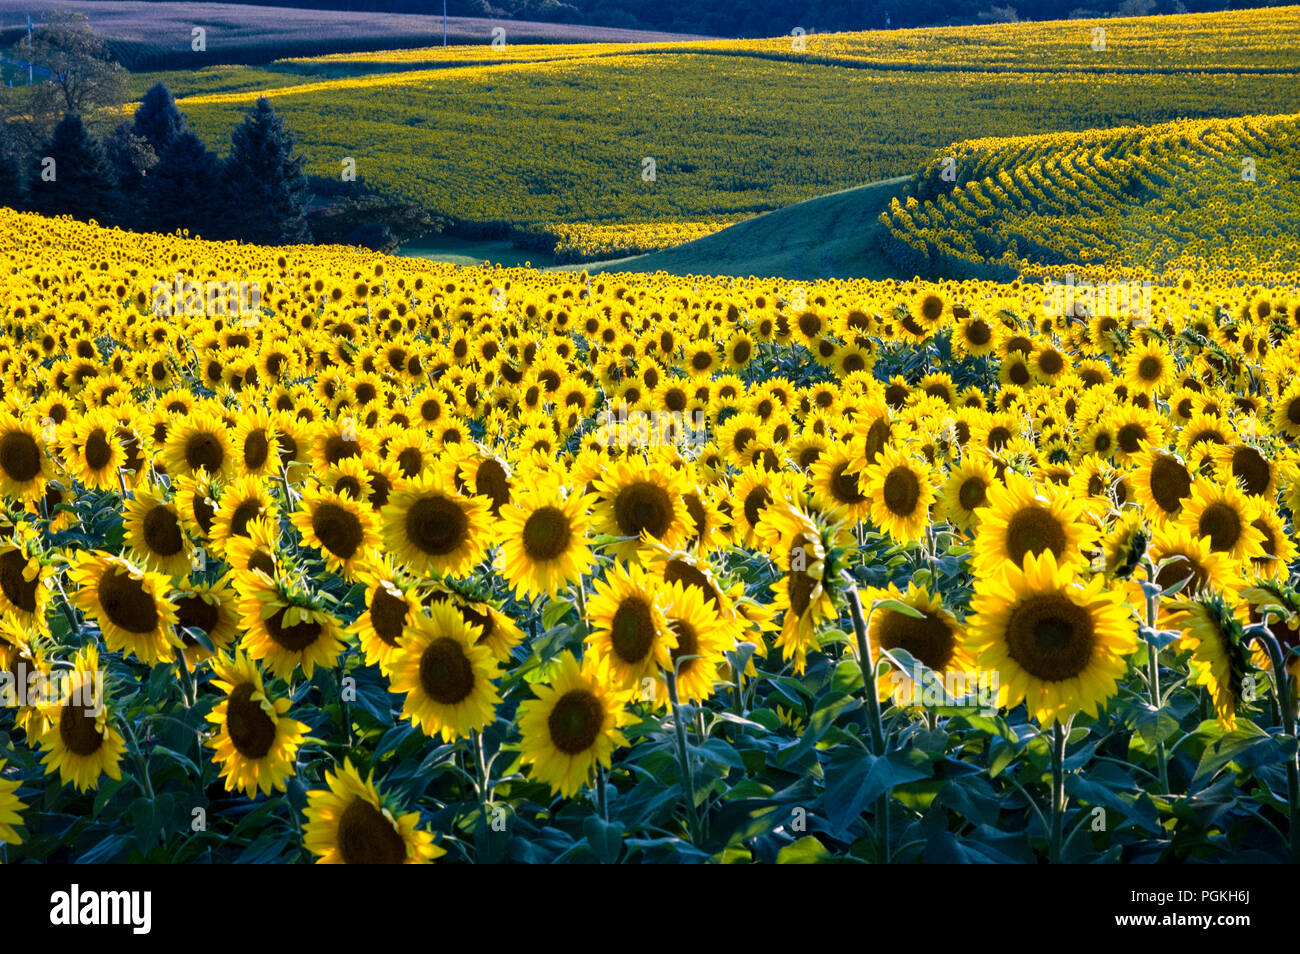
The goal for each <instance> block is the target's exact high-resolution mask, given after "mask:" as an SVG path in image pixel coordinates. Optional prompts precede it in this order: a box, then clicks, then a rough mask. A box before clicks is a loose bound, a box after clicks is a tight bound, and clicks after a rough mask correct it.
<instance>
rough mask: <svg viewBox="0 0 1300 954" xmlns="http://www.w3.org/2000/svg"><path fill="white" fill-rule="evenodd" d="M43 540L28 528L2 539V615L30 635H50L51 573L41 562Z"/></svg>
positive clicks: (0, 575)
mask: <svg viewBox="0 0 1300 954" xmlns="http://www.w3.org/2000/svg"><path fill="white" fill-rule="evenodd" d="M39 546H40V537H39V536H38V535H37V533H36V531H35V530H34V529H33V528H32V527H31V526H30V525H28V524H19V525H18V526H17V527H15V528H14V531H13V533H12V534H11V535H10V536H8V537H4V538H0V613H3V615H4V616H5V617H7V618H8V619H10V620H12V621H13V622H14V623H16V624H18V625H19V626H21V627H22V628H23V630H24V631H26V632H28V633H44V632H45V631H46V623H45V609H46V607H47V606H48V605H49V601H50V589H51V583H50V571H49V569H48V568H47V567H46V566H45V563H44V562H43V561H42V559H41V553H40V549H39Z"/></svg>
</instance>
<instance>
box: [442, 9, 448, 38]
mask: <svg viewBox="0 0 1300 954" xmlns="http://www.w3.org/2000/svg"><path fill="white" fill-rule="evenodd" d="M442 45H443V46H446V45H447V0H442Z"/></svg>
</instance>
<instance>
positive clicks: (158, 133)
mask: <svg viewBox="0 0 1300 954" xmlns="http://www.w3.org/2000/svg"><path fill="white" fill-rule="evenodd" d="M185 129H186V126H185V117H184V116H182V115H181V112H180V110H179V109H177V108H176V100H175V99H173V98H172V94H171V90H169V89H168V88H167V87H166V86H165V85H163V84H162V83H154V84H153V86H151V87H149V92H147V93H145V94H144V98H143V99H142V100H140V107H139V108H138V109H137V110H136V111H135V134H136V135H137V136H143V137H144V138H145V139H146V140H148V142H149V145H151V146H153V151H154V154H155V155H158V156H161V155H162V154H163V151H164V150H165V149H166V148H167V147H168V146H169V145H171V141H172V140H173V139H175V138H176V137H177V136H179V135H180V134H181V133H183V132H184V131H185Z"/></svg>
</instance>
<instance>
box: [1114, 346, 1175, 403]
mask: <svg viewBox="0 0 1300 954" xmlns="http://www.w3.org/2000/svg"><path fill="white" fill-rule="evenodd" d="M1176 371H1177V367H1176V365H1175V364H1174V357H1173V355H1172V354H1170V353H1169V351H1168V350H1167V349H1166V348H1163V347H1161V346H1160V344H1159V343H1158V342H1155V341H1148V342H1147V343H1146V344H1141V345H1138V346H1137V347H1135V348H1133V349H1132V350H1131V351H1129V353H1128V354H1127V355H1125V356H1124V383H1125V384H1126V385H1127V386H1128V388H1129V390H1130V391H1132V392H1135V393H1138V394H1152V393H1163V391H1164V390H1165V389H1167V388H1168V387H1169V386H1170V385H1171V384H1172V383H1173V378H1174V374H1175V372H1176Z"/></svg>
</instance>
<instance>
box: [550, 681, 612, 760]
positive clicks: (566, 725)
mask: <svg viewBox="0 0 1300 954" xmlns="http://www.w3.org/2000/svg"><path fill="white" fill-rule="evenodd" d="M604 723H605V707H604V706H602V705H601V704H600V700H599V699H598V698H596V696H595V694H594V693H592V692H590V691H588V690H586V689H570V690H569V691H568V692H566V693H565V694H564V695H562V696H560V698H559V700H558V701H557V702H556V703H555V705H554V707H552V709H551V714H550V715H549V716H547V717H546V727H547V729H548V730H550V734H551V744H552V745H554V746H555V747H556V748H557V749H559V750H560V751H561V752H563V753H564V754H565V755H581V754H582V753H583V752H586V751H587V750H588V749H590V748H591V747H592V746H593V745H595V744H596V739H597V738H599V737H600V730H601V727H602V726H603V725H604Z"/></svg>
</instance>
